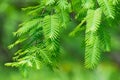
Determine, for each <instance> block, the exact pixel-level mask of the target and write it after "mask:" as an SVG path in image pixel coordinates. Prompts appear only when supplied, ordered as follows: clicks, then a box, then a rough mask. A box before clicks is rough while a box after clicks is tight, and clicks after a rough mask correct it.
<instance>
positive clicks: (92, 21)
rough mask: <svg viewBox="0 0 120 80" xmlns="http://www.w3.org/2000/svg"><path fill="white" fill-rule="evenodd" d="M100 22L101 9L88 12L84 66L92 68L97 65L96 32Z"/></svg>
mask: <svg viewBox="0 0 120 80" xmlns="http://www.w3.org/2000/svg"><path fill="white" fill-rule="evenodd" d="M100 22H101V9H100V8H98V9H96V10H89V11H88V14H87V26H86V37H85V40H86V48H85V66H86V67H87V68H93V67H95V65H96V64H97V63H98V60H99V56H100V48H99V39H98V36H97V30H98V28H99V25H100Z"/></svg>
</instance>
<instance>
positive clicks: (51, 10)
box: [6, 0, 120, 69]
mask: <svg viewBox="0 0 120 80" xmlns="http://www.w3.org/2000/svg"><path fill="white" fill-rule="evenodd" d="M39 2H40V5H38V6H35V7H28V8H23V10H24V11H26V12H27V15H28V19H26V21H25V22H24V23H22V24H21V25H20V28H19V29H18V30H17V31H16V32H15V33H14V35H15V36H17V37H18V40H17V41H16V42H15V43H13V44H12V45H10V46H9V48H12V47H14V46H15V45H17V44H19V43H23V44H24V45H23V46H22V47H21V48H20V49H19V50H18V51H17V52H16V54H15V57H14V61H15V62H13V63H7V64H6V65H7V66H16V67H20V66H23V67H24V66H27V67H36V68H37V69H39V68H40V66H41V65H43V64H45V65H49V66H52V67H53V66H55V67H57V62H58V60H59V59H60V58H59V57H60V54H61V53H62V52H61V51H62V46H61V42H60V40H61V38H62V35H61V33H63V31H65V30H63V29H69V25H70V23H74V24H77V26H76V27H75V29H74V30H73V31H72V32H71V33H70V36H72V37H73V36H75V35H76V33H78V32H79V33H80V32H81V31H83V32H84V36H85V39H84V41H83V43H81V45H82V44H84V46H85V51H84V52H85V67H86V68H90V69H91V68H94V67H96V65H97V64H98V62H99V60H100V55H101V53H102V52H106V51H110V36H109V31H108V29H110V28H112V27H111V26H113V27H114V26H118V25H119V21H120V17H119V14H120V9H119V8H120V7H119V5H120V2H119V0H97V1H96V0H40V1H39ZM111 22H114V23H111ZM116 23H118V24H116ZM78 37H81V38H82V36H78Z"/></svg>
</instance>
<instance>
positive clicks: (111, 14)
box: [97, 0, 115, 19]
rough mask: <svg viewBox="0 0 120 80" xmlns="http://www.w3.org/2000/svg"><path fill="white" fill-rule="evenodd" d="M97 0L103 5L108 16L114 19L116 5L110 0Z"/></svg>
mask: <svg viewBox="0 0 120 80" xmlns="http://www.w3.org/2000/svg"><path fill="white" fill-rule="evenodd" d="M97 1H98V3H99V5H100V6H101V8H102V10H103V12H104V14H105V15H106V16H107V17H110V18H113V19H114V16H115V12H114V6H113V4H112V2H111V1H109V0H97Z"/></svg>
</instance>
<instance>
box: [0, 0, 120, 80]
mask: <svg viewBox="0 0 120 80" xmlns="http://www.w3.org/2000/svg"><path fill="white" fill-rule="evenodd" d="M38 1H39V0H0V80H120V25H119V26H117V27H115V28H114V29H112V31H110V32H111V33H110V35H111V44H112V50H111V52H109V53H104V54H102V57H101V61H100V64H99V65H98V67H97V68H95V69H94V70H87V69H85V68H84V64H83V62H84V54H83V53H81V52H83V51H81V50H80V49H79V47H81V46H80V44H79V41H80V38H79V37H75V38H71V37H69V36H68V34H69V32H70V31H71V30H66V31H65V32H66V33H64V34H65V35H64V42H63V43H62V45H63V47H64V48H65V49H66V52H65V54H64V55H63V56H62V60H61V62H60V65H59V66H60V67H59V69H55V70H54V71H52V70H50V69H49V68H48V67H46V66H43V67H42V68H41V70H29V75H28V76H27V77H26V78H24V77H23V76H22V74H21V72H19V71H18V69H17V68H11V67H6V66H4V64H5V63H6V62H10V61H12V56H13V53H14V52H15V51H16V50H17V49H18V48H19V46H17V47H16V48H14V49H12V50H9V49H8V45H10V44H11V43H13V42H14V41H15V40H16V39H15V38H14V37H13V34H12V33H13V32H14V31H16V30H17V29H18V24H20V23H21V22H22V21H24V19H25V18H26V15H25V13H24V12H23V11H22V10H21V8H24V7H27V6H34V5H37V4H38Z"/></svg>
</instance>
